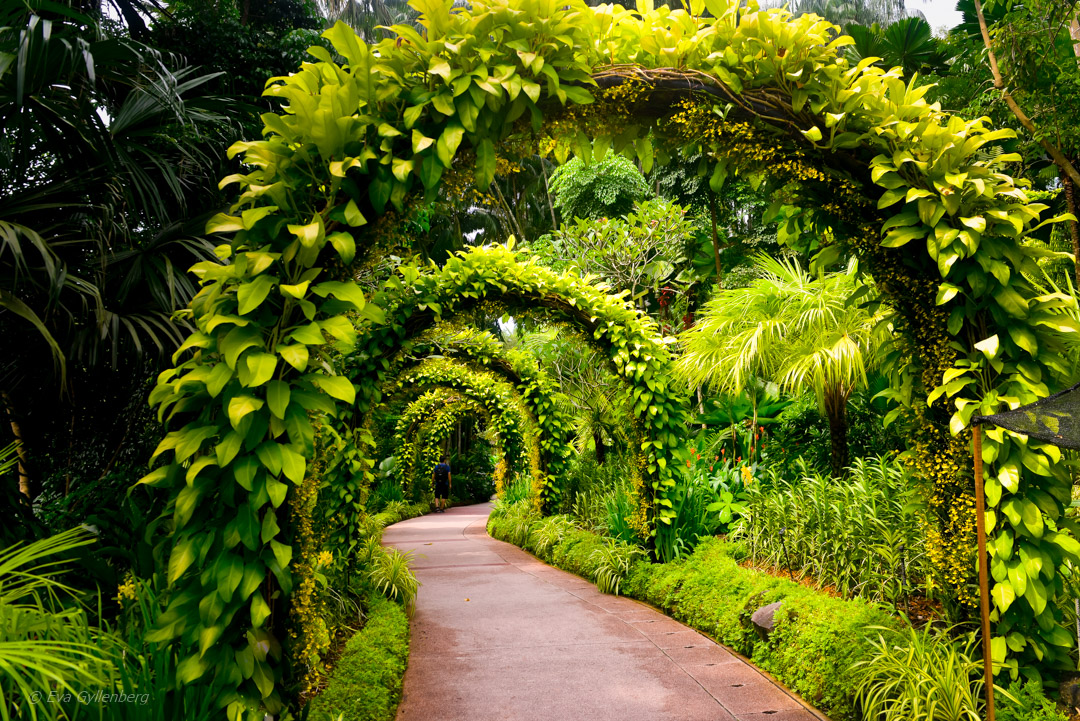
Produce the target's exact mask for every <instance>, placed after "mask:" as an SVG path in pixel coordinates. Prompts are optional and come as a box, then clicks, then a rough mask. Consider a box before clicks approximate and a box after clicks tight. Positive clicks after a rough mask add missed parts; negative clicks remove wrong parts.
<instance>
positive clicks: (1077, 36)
mask: <svg viewBox="0 0 1080 721" xmlns="http://www.w3.org/2000/svg"><path fill="white" fill-rule="evenodd" d="M1069 37H1071V38H1072V39H1073V55H1075V56H1076V63H1077V64H1078V65H1080V20H1078V19H1077V18H1073V19H1072V22H1071V23H1069ZM1077 622H1078V623H1080V619H1077Z"/></svg>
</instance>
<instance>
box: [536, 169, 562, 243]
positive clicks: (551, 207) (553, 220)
mask: <svg viewBox="0 0 1080 721" xmlns="http://www.w3.org/2000/svg"><path fill="white" fill-rule="evenodd" d="M540 174H541V175H543V176H544V197H546V198H547V205H548V210H549V211H550V212H551V229H552V230H558V229H559V221H558V219H556V218H555V206H554V205H552V203H551V188H550V187H549V186H548V179H547V166H545V165H544V159H543V158H540Z"/></svg>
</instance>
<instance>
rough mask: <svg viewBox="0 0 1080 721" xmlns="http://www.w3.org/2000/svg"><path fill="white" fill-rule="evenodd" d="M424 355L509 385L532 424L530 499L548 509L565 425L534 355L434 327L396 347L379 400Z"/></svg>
mask: <svg viewBox="0 0 1080 721" xmlns="http://www.w3.org/2000/svg"><path fill="white" fill-rule="evenodd" d="M429 356H435V357H449V358H452V359H455V360H457V361H458V362H460V363H466V364H467V365H468V366H469V367H471V368H473V369H474V370H483V371H488V372H490V373H493V374H495V375H497V376H499V377H501V378H503V379H505V381H506V382H507V383H510V384H511V385H512V386H513V387H514V389H515V391H516V393H517V395H518V396H519V398H520V399H521V401H522V402H523V403H524V404H525V406H526V408H527V409H528V411H529V414H530V415H531V416H532V418H533V420H534V421H535V422H536V424H537V426H538V431H539V432H538V434H537V438H536V442H537V443H538V444H539V458H538V462H537V464H536V468H535V469H532V473H533V481H534V484H535V491H536V497H537V500H538V503H539V505H541V506H542V507H546V508H550V507H552V506H553V504H554V503H555V502H556V500H557V496H558V493H559V492H560V490H561V489H562V487H563V483H564V480H565V473H566V465H567V461H568V460H569V457H570V454H571V452H572V446H571V442H570V439H569V430H570V426H571V423H570V420H569V419H567V418H566V417H565V415H564V414H563V412H562V411H561V410H560V409H559V404H558V399H557V398H556V394H557V392H558V391H557V390H556V387H555V385H554V383H553V382H552V381H551V379H550V378H549V377H548V376H547V374H546V373H544V371H543V370H541V369H540V368H539V367H538V365H537V362H536V359H535V358H534V357H532V356H531V355H530V354H528V353H525V352H522V351H519V350H516V349H506V348H504V347H503V345H502V344H501V343H499V342H498V341H497V340H495V338H494V337H493V336H492V335H491V334H490V333H487V332H485V331H479V330H476V329H474V328H469V327H457V328H454V327H450V326H443V325H437V326H434V327H432V328H431V329H430V330H429V331H427V332H425V333H422V334H421V335H419V336H417V337H415V338H413V339H411V340H410V341H408V342H406V343H404V344H403V345H402V347H401V349H400V350H399V351H398V352H397V354H396V355H395V356H394V358H393V360H391V362H390V365H389V368H388V370H387V371H386V373H385V374H384V375H385V380H384V381H383V382H382V383H381V384H380V387H379V396H380V398H381V397H383V396H384V395H385V387H386V385H387V384H391V385H393V384H394V383H395V381H396V380H397V379H399V378H400V376H401V375H402V374H404V373H406V372H408V371H409V370H410V369H411V368H412V367H414V366H415V365H417V364H419V363H422V362H424V360H425V359H426V358H427V357H429ZM352 358H355V356H353V357H351V358H350V359H347V360H346V368H347V369H349V367H350V364H351V362H352ZM346 372H352V371H351V369H350V370H347V371H346ZM397 385H399V386H400V385H401V384H400V383H398V384H397ZM501 490H502V489H501V486H500V488H499V491H500V492H501Z"/></svg>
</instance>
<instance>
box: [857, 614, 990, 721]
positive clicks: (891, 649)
mask: <svg viewBox="0 0 1080 721" xmlns="http://www.w3.org/2000/svg"><path fill="white" fill-rule="evenodd" d="M868 630H870V631H875V630H876V631H879V635H878V637H877V638H876V639H875V640H874V641H873V642H872V644H871V645H872V648H873V650H872V652H871V653H870V654H869V656H868V657H867V658H865V659H862V660H860V661H858V662H857V663H856V664H855V668H856V669H857V678H858V683H859V703H860V704H861V706H862V709H863V713H864V714H865V716H866V718H872V719H881V721H909V719H910V721H980V720H981V719H982V718H983V712H984V707H985V702H984V697H983V686H984V685H985V682H984V679H983V674H982V664H981V663H979V661H978V659H977V657H976V648H977V647H978V644H979V639H978V638H977V637H975V636H974V635H970V636H968V638H967V639H966V640H965V641H964V642H962V643H957V642H956V641H954V640H953V639H952V638H950V636H949V634H947V633H942V632H940V631H938V630H936V629H934V628H932V627H930V626H927V627H926V628H924V629H923V630H921V631H918V630H916V629H913V628H904V629H902V630H896V629H868ZM998 698H1000V694H999V695H998Z"/></svg>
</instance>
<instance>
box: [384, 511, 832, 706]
mask: <svg viewBox="0 0 1080 721" xmlns="http://www.w3.org/2000/svg"><path fill="white" fill-rule="evenodd" d="M490 510H491V505H490V504H483V505H479V506H466V507H462V508H454V509H451V510H450V511H448V512H446V513H444V514H431V515H427V516H421V517H420V518H414V519H411V520H408V521H404V522H402V523H398V524H396V525H394V526H390V527H389V528H387V529H386V531H385V532H384V534H383V542H384V543H387V544H389V545H393V546H396V547H397V548H400V549H402V550H414V551H415V553H416V555H415V557H414V558H413V569H414V571H415V572H416V575H417V577H418V578H419V579H420V582H421V583H422V584H423V586H422V587H421V588H420V593H419V596H418V597H417V601H416V611H415V614H414V616H413V619H412V648H411V651H410V654H409V668H408V671H407V672H406V673H405V689H404V697H403V699H402V702H401V706H400V708H399V709H398V714H397V718H398V721H466V720H468V721H549V720H550V721H593V720H594V719H596V720H598V721H599V720H606V719H611V720H612V721H637V720H639V719H640V721H668V720H669V721H732V720H734V719H738V720H739V721H752V720H757V719H760V720H761V721H765V720H768V721H817V720H818V719H822V718H824V717H823V716H820V715H818V714H816V713H812V712H811V711H810V710H808V709H807V707H806V706H805V705H804V704H802V702H800V701H799V700H798V699H797V698H795V697H794V696H792V695H791V694H790V693H789V692H787V691H786V690H785V689H783V687H781V686H779V685H778V684H776V683H775V682H773V681H772V680H770V679H769V678H768V677H766V676H764V675H763V674H762V673H761V672H760V671H758V670H757V669H755V668H754V667H753V666H751V665H749V664H747V663H746V662H744V661H743V660H741V659H740V658H738V657H737V656H735V655H733V654H732V653H730V652H729V651H727V650H725V649H724V648H723V647H721V646H718V645H717V644H716V643H714V642H713V641H711V640H710V639H708V638H706V637H705V636H702V635H701V634H699V633H698V632H696V631H694V630H692V629H690V628H688V627H686V626H683V625H682V624H680V623H677V622H676V621H673V620H672V619H670V618H668V617H667V616H665V615H664V614H662V613H660V612H658V611H656V610H654V609H653V608H651V607H650V606H647V605H645V604H642V603H639V602H637V601H634V600H631V599H627V598H621V597H615V596H609V595H606V594H602V593H600V592H599V591H597V590H596V587H595V586H594V585H593V584H591V583H588V582H587V581H584V580H582V579H581V578H579V577H577V576H574V575H572V574H569V573H566V572H565V571H560V570H558V569H555V568H552V567H550V566H548V565H546V564H544V563H542V562H540V561H538V560H537V559H536V558H534V557H533V556H531V555H529V554H528V553H525V552H524V551H522V550H521V549H519V548H516V547H514V546H511V545H510V544H507V543H502V542H500V541H496V540H494V539H492V538H491V537H489V536H488V535H487V532H486V531H485V522H486V520H487V516H488V513H489V512H490Z"/></svg>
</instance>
